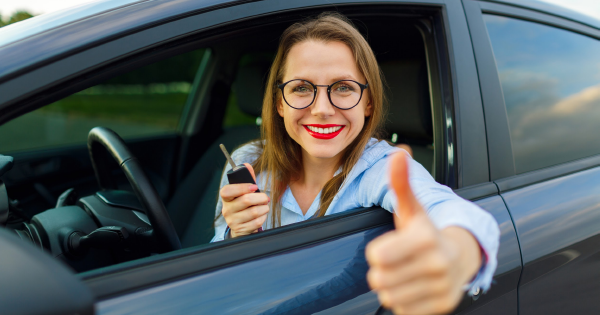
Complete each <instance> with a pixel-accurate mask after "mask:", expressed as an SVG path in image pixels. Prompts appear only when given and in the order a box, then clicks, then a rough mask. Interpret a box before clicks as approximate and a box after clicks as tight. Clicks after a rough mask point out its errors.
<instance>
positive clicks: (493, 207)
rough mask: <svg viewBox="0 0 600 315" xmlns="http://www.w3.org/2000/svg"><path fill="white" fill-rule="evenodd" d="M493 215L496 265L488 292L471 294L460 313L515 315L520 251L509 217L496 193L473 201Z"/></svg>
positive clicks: (519, 271) (519, 273) (519, 272)
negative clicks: (497, 236) (496, 230)
mask: <svg viewBox="0 0 600 315" xmlns="http://www.w3.org/2000/svg"><path fill="white" fill-rule="evenodd" d="M475 203H476V204H477V205H479V206H480V207H482V208H483V209H485V210H487V211H488V212H489V213H491V214H492V215H493V216H494V219H496V221H497V222H498V225H499V227H500V248H499V250H498V267H497V269H496V272H495V274H494V280H493V283H492V286H491V288H490V290H489V292H488V293H486V294H483V295H481V296H475V297H474V298H473V303H472V305H471V307H469V308H467V309H465V310H464V311H463V312H461V313H460V314H518V312H517V311H518V310H517V308H518V307H517V306H518V303H517V285H518V283H519V277H520V275H521V253H520V250H519V243H518V241H517V235H516V233H515V229H514V226H513V222H512V219H511V217H510V215H509V213H508V211H507V209H506V205H505V204H504V201H503V200H502V198H501V197H500V196H497V195H496V196H492V197H488V198H484V199H480V200H477V201H475Z"/></svg>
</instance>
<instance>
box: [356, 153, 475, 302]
mask: <svg viewBox="0 0 600 315" xmlns="http://www.w3.org/2000/svg"><path fill="white" fill-rule="evenodd" d="M390 171H391V185H392V188H393V189H394V191H395V193H396V196H397V197H398V204H397V207H398V209H396V212H397V213H398V215H399V218H396V217H395V218H394V219H395V223H396V230H394V231H391V232H388V233H386V234H384V235H382V236H380V237H378V238H376V239H375V240H373V241H372V242H371V243H370V244H369V245H368V246H367V249H366V257H367V261H368V262H369V265H370V269H369V272H368V274H367V280H368V282H369V285H370V286H371V288H373V290H375V291H376V292H377V294H378V297H379V300H380V302H381V304H382V305H383V306H385V307H387V308H390V309H392V310H393V311H394V313H396V314H440V313H448V312H451V311H452V310H454V308H456V306H457V305H458V303H459V302H460V300H461V298H462V296H463V294H464V291H463V289H462V288H463V286H464V285H465V284H466V283H468V282H469V281H470V280H471V279H472V278H473V276H474V275H475V274H476V272H477V270H479V267H480V264H481V257H480V255H481V253H480V249H479V244H478V243H477V241H476V239H475V238H474V237H473V235H472V234H471V233H469V232H468V231H466V230H464V229H462V228H459V227H448V228H446V229H444V230H442V231H439V230H438V229H437V228H436V227H435V226H434V225H433V223H432V222H431V220H430V219H429V217H428V216H427V213H426V212H425V210H424V209H423V207H422V206H421V205H420V204H419V202H418V201H417V199H416V197H415V196H414V194H413V193H412V190H411V188H410V185H409V182H408V161H407V156H406V154H405V153H399V154H395V155H394V156H392V157H391V167H390Z"/></svg>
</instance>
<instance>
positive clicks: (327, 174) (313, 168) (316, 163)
mask: <svg viewBox="0 0 600 315" xmlns="http://www.w3.org/2000/svg"><path fill="white" fill-rule="evenodd" d="M338 161H339V157H338V156H335V157H333V158H329V159H321V158H315V157H312V156H310V155H309V154H308V153H307V152H306V151H304V150H303V151H302V170H303V172H302V173H301V174H300V176H301V177H300V178H299V179H298V182H297V183H298V184H300V185H302V186H304V187H309V188H312V189H314V190H316V191H320V190H321V189H322V188H323V186H325V183H327V182H328V181H329V180H330V179H331V178H333V175H334V174H335V172H336V171H337V169H338V165H339V164H338ZM312 189H311V190H312Z"/></svg>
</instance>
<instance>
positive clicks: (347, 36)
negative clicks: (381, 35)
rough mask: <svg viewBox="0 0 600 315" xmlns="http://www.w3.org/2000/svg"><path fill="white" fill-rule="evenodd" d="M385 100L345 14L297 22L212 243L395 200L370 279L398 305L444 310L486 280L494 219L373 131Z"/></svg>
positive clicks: (491, 264) (375, 247)
mask: <svg viewBox="0 0 600 315" xmlns="http://www.w3.org/2000/svg"><path fill="white" fill-rule="evenodd" d="M383 99H384V98H383V86H382V80H381V77H380V72H379V67H378V65H377V61H376V59H375V56H374V54H373V52H372V50H371V48H370V47H369V45H368V43H367V42H366V40H365V39H364V38H363V37H362V35H360V33H359V32H358V31H357V30H356V29H355V28H354V27H353V26H352V24H351V23H350V22H349V21H348V20H347V19H346V18H345V17H343V16H341V15H339V14H332V13H324V14H321V15H319V16H318V17H316V18H314V19H310V20H306V21H304V22H301V23H296V24H294V25H292V26H290V27H289V28H288V29H287V30H286V31H285V32H284V33H283V35H282V38H281V40H280V44H279V49H278V51H277V55H276V58H275V60H274V62H273V65H272V67H271V70H270V74H269V78H268V82H267V86H266V92H265V97H264V101H263V112H262V118H263V124H262V141H256V142H253V143H250V144H246V145H244V146H242V147H241V148H240V149H238V150H236V151H235V152H234V153H233V155H232V157H233V159H234V160H235V162H236V163H238V164H239V163H248V164H247V166H248V167H249V168H250V169H253V170H255V171H256V174H257V176H256V179H257V181H256V182H257V185H250V184H235V185H234V184H227V181H226V177H225V176H224V177H223V179H222V181H221V190H220V197H221V198H220V200H219V202H218V204H217V210H216V211H217V212H216V214H217V220H216V221H215V237H214V238H213V242H214V241H219V240H222V239H224V238H227V237H239V236H243V235H248V234H251V233H255V232H257V231H258V229H259V228H261V227H263V228H272V227H277V226H281V225H286V224H291V223H295V222H300V221H303V220H307V219H309V218H311V217H316V216H324V215H328V214H333V213H339V212H342V211H346V210H349V209H354V208H359V207H370V206H374V205H379V206H381V207H382V208H384V209H386V210H388V211H394V209H396V212H397V214H398V215H399V216H400V219H401V221H400V222H399V225H400V229H399V230H397V231H394V232H390V233H387V234H385V235H383V236H381V237H379V238H377V239H375V240H374V241H373V242H371V244H369V246H368V247H367V249H366V257H367V260H368V262H369V265H370V271H369V274H368V281H369V285H370V286H371V287H372V288H373V289H375V290H376V291H377V292H378V295H379V298H380V300H381V301H382V304H383V305H385V306H388V307H391V308H393V309H394V311H396V312H399V313H401V312H407V313H411V314H412V313H432V312H447V311H450V310H452V308H453V307H454V306H456V305H457V304H458V302H459V300H460V297H461V296H462V292H463V291H462V290H463V287H465V285H467V284H468V285H467V286H466V288H467V289H469V290H472V291H474V290H478V288H479V287H481V288H483V289H484V290H487V288H489V285H490V283H491V278H492V275H493V272H494V270H495V268H496V263H497V262H496V254H497V249H498V239H499V231H498V226H497V224H496V222H495V221H494V219H493V218H492V217H491V216H490V215H489V214H488V213H487V212H485V211H483V210H481V209H480V208H478V207H477V206H476V205H474V204H472V203H470V202H467V201H465V200H463V199H461V198H459V197H458V196H456V195H455V194H454V193H453V192H452V190H450V189H449V188H448V187H445V186H442V185H440V184H438V183H436V182H435V181H434V179H433V178H432V177H431V175H430V174H429V173H428V172H427V171H426V170H425V169H424V168H423V167H422V166H421V165H420V164H419V163H417V162H416V161H414V160H413V159H412V158H410V156H409V155H408V154H407V152H406V151H404V150H401V149H399V148H394V147H392V146H390V145H389V144H388V143H387V142H385V141H380V140H377V139H376V138H375V137H376V136H377V134H378V132H379V130H380V127H381V123H382V121H383V116H384V109H383V104H384V101H383ZM396 152H400V153H399V154H394V155H392V154H393V153H396ZM392 160H393V161H392ZM250 165H251V166H250ZM228 169H229V168H227V169H226V171H227V170H228ZM409 169H410V176H409V173H408V172H409V171H408V170H409ZM392 173H393V174H392ZM391 174H392V177H391V178H392V182H391V183H390V180H389V178H390V175H391ZM409 181H410V184H409ZM390 186H393V189H392V188H391V187H390ZM411 187H412V189H413V190H414V193H413V191H412V190H411ZM257 189H260V191H261V192H262V193H254V192H255V191H256V190H257ZM396 196H397V197H396ZM478 271H479V272H478Z"/></svg>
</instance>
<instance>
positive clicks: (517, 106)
mask: <svg viewBox="0 0 600 315" xmlns="http://www.w3.org/2000/svg"><path fill="white" fill-rule="evenodd" d="M501 79H502V82H503V85H502V88H503V91H504V95H505V102H506V106H507V113H508V118H509V124H510V129H511V140H512V143H513V153H514V156H515V163H516V167H517V172H518V173H521V172H525V171H529V170H534V169H538V168H541V167H545V166H550V165H555V164H559V163H563V162H567V161H570V160H574V159H578V158H583V157H587V156H591V155H594V154H600V143H599V141H598V129H599V128H598V125H599V124H600V84H598V85H594V86H590V87H587V88H584V89H582V90H580V91H578V92H576V93H574V94H571V95H569V96H567V97H560V96H559V95H558V93H557V90H558V89H557V86H558V80H557V79H554V78H549V77H544V76H540V75H538V74H535V73H527V72H519V71H516V70H510V71H505V72H502V73H501Z"/></svg>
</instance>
